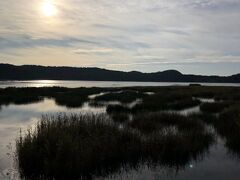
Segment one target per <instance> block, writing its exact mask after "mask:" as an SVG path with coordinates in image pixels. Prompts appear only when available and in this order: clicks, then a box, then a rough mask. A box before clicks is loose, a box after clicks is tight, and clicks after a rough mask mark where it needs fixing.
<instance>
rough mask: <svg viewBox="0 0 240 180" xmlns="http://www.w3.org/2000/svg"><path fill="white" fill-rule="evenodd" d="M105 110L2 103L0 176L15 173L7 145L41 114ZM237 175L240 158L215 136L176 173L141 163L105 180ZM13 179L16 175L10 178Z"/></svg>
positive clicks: (234, 179)
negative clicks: (207, 147)
mask: <svg viewBox="0 0 240 180" xmlns="http://www.w3.org/2000/svg"><path fill="white" fill-rule="evenodd" d="M203 101H211V100H207V99H205V100H203ZM105 111H106V108H105V107H101V108H92V107H90V106H89V105H88V103H85V104H84V105H83V107H81V108H74V109H67V108H66V107H64V106H58V105H57V104H56V103H55V101H54V100H52V99H44V101H42V102H39V103H33V104H27V105H9V106H2V107H1V110H0V179H11V177H9V175H8V174H9V172H10V174H14V173H11V170H12V169H14V164H13V161H12V160H11V158H9V156H8V155H7V154H8V153H9V152H10V154H11V150H10V149H11V148H10V149H9V147H12V148H13V149H14V142H15V139H16V138H17V137H18V135H19V130H20V128H21V129H22V130H23V131H24V130H26V129H27V128H29V127H33V125H34V124H36V122H37V121H38V120H39V119H40V118H41V115H42V114H46V113H50V114H51V113H57V112H65V113H79V112H82V113H87V112H93V113H103V112H105ZM192 111H198V107H195V108H191V109H188V110H185V111H181V113H183V114H186V113H188V112H192ZM239 177H240V160H239V159H236V158H235V157H233V156H231V155H230V154H228V151H227V149H226V148H225V147H224V143H223V140H222V139H220V138H218V141H217V142H216V143H215V144H214V145H213V146H212V147H211V148H210V150H209V152H208V153H206V154H205V155H204V156H203V157H202V158H201V159H200V160H198V161H192V162H189V164H188V165H187V167H186V168H185V169H184V170H179V171H178V172H177V173H176V170H174V169H166V167H165V168H161V167H159V168H157V169H154V170H153V169H149V168H147V167H146V166H142V167H140V168H139V169H138V170H131V171H129V172H128V173H127V174H125V173H122V174H121V175H116V176H113V177H109V178H108V179H131V180H132V179H136V180H141V179H142V180H145V179H150V180H155V179H161V180H162V179H163V180H164V179H166V180H186V179H194V180H202V179H207V180H226V179H229V180H238V179H239ZM12 179H16V178H15V177H12Z"/></svg>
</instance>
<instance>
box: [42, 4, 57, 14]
mask: <svg viewBox="0 0 240 180" xmlns="http://www.w3.org/2000/svg"><path fill="white" fill-rule="evenodd" d="M41 8H42V13H43V14H44V15H45V16H47V17H51V16H54V15H56V14H57V8H56V6H55V5H54V3H53V1H51V0H45V1H44V2H43V4H42V7H41Z"/></svg>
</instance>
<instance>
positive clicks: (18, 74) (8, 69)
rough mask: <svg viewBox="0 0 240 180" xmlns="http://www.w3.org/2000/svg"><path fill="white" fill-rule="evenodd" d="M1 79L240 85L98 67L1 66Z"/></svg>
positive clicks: (238, 78) (231, 79)
mask: <svg viewBox="0 0 240 180" xmlns="http://www.w3.org/2000/svg"><path fill="white" fill-rule="evenodd" d="M0 80H89V81H90V80H91V81H145V82H215V83H240V74H236V75H232V76H201V75H185V74H182V73H180V72H178V71H176V70H167V71H162V72H155V73H142V72H137V71H132V72H122V71H113V70H106V69H100V68H77V67H53V66H52V67H49V66H48V67H47V66H35V65H23V66H15V65H11V64H0Z"/></svg>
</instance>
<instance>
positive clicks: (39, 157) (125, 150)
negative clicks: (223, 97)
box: [16, 114, 213, 179]
mask: <svg viewBox="0 0 240 180" xmlns="http://www.w3.org/2000/svg"><path fill="white" fill-rule="evenodd" d="M145 118H146V119H145V121H147V120H148V117H147V116H145ZM166 118H167V117H166ZM181 118H182V117H180V118H178V119H176V120H173V119H172V118H168V119H165V120H163V119H162V122H164V123H163V125H164V126H165V125H175V124H179V125H178V127H179V131H178V132H173V131H170V132H168V133H165V132H163V131H162V130H161V129H162V128H161V127H160V126H159V125H158V123H155V122H154V123H155V124H156V126H157V127H159V130H158V129H151V128H150V131H151V133H148V134H145V133H141V132H142V129H141V128H138V129H139V130H137V129H136V128H134V129H131V128H130V127H125V128H121V129H120V128H119V127H118V125H117V124H115V123H113V122H112V121H111V119H110V118H109V116H107V115H105V114H101V115H89V114H88V115H71V116H66V115H61V114H59V115H56V116H43V117H42V120H41V121H40V122H39V123H38V124H37V126H36V129H35V130H33V131H28V133H27V134H26V135H24V136H20V138H19V139H18V140H17V142H16V147H17V151H16V154H17V160H18V161H17V162H18V166H19V171H20V174H21V176H22V177H23V178H26V179H36V178H42V179H81V178H82V179H85V178H86V179H93V178H94V177H105V176H108V175H111V174H113V173H117V172H119V170H120V169H121V168H124V169H126V170H127V169H132V168H138V167H139V165H140V164H142V163H147V164H148V165H150V166H155V165H160V166H161V165H162V166H167V167H175V168H177V169H179V168H181V167H182V168H183V167H185V166H186V164H187V163H188V162H189V161H190V160H193V159H197V158H198V157H199V156H201V154H203V153H204V152H206V150H207V149H208V148H209V146H210V145H211V143H212V142H213V137H212V135H211V134H209V133H207V132H206V131H202V132H200V131H190V132H188V130H187V129H188V127H192V126H195V125H190V124H191V123H190V122H188V121H187V120H186V122H185V120H181ZM137 120H139V121H141V120H140V119H137V118H135V121H137ZM178 120H180V121H181V123H178ZM150 121H151V119H150ZM168 121H169V122H168ZM135 123H136V122H135ZM193 124H195V123H193ZM194 129H195V128H194ZM193 132H195V133H193Z"/></svg>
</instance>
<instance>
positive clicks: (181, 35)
mask: <svg viewBox="0 0 240 180" xmlns="http://www.w3.org/2000/svg"><path fill="white" fill-rule="evenodd" d="M0 63H11V64H40V65H57V66H61V65H66V66H78V67H82V66H88V67H93V66H94V67H102V68H107V69H117V70H124V71H131V70H139V71H144V72H152V71H162V70H166V69H176V70H179V71H181V72H183V73H194V74H219V75H230V74H235V73H240V0H1V1H0Z"/></svg>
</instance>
